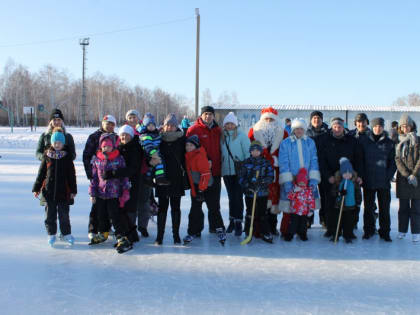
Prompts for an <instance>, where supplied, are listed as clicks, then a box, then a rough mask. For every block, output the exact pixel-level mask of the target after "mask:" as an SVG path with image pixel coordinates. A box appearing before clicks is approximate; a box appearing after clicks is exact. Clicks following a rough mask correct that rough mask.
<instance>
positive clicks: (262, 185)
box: [239, 156, 274, 197]
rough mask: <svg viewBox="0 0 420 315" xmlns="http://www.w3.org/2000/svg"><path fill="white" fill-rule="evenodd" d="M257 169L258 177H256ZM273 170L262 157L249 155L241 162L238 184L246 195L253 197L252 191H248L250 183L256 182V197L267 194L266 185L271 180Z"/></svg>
mask: <svg viewBox="0 0 420 315" xmlns="http://www.w3.org/2000/svg"><path fill="white" fill-rule="evenodd" d="M257 171H259V175H258V179H257V178H256V174H257ZM273 179H274V170H273V167H272V166H271V164H270V162H269V161H268V160H266V159H265V158H264V157H262V156H260V157H258V158H254V157H249V158H247V159H246V160H245V161H244V163H243V164H242V169H241V175H240V177H239V184H240V185H241V186H242V188H243V189H244V191H245V195H246V196H247V197H253V196H254V193H253V192H251V191H249V188H250V185H251V184H252V183H258V188H259V190H258V193H257V196H258V197H265V196H268V185H269V184H271V183H272V182H273Z"/></svg>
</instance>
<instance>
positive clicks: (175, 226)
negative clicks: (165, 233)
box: [171, 210, 181, 244]
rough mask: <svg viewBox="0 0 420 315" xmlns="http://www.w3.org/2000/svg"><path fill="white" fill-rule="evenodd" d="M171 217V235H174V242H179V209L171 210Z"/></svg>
mask: <svg viewBox="0 0 420 315" xmlns="http://www.w3.org/2000/svg"><path fill="white" fill-rule="evenodd" d="M171 217H172V235H173V237H174V244H181V238H180V237H179V226H180V225H181V210H179V211H171Z"/></svg>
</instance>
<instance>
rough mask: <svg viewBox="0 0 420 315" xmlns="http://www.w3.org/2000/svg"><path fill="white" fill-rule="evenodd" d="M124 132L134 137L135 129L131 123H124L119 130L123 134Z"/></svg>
mask: <svg viewBox="0 0 420 315" xmlns="http://www.w3.org/2000/svg"><path fill="white" fill-rule="evenodd" d="M123 133H128V134H129V135H130V136H131V138H133V137H134V129H133V127H131V126H129V125H124V126H122V127H121V128H120V129H119V130H118V134H119V135H120V136H121V135H122V134H123Z"/></svg>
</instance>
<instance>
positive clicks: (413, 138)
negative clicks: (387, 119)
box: [395, 131, 417, 158]
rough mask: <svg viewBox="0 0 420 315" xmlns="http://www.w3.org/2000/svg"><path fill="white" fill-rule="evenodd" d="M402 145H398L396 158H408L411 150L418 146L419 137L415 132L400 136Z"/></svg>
mask: <svg viewBox="0 0 420 315" xmlns="http://www.w3.org/2000/svg"><path fill="white" fill-rule="evenodd" d="M398 139H399V140H400V143H399V144H398V145H397V149H396V152H395V154H396V156H398V157H403V158H407V157H408V151H409V148H410V147H412V146H415V145H416V144H417V135H416V132H415V131H412V132H409V133H407V134H402V135H399V136H398Z"/></svg>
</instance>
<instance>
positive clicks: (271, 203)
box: [248, 107, 288, 235]
mask: <svg viewBox="0 0 420 315" xmlns="http://www.w3.org/2000/svg"><path fill="white" fill-rule="evenodd" d="M248 137H249V138H250V140H251V141H254V140H257V141H259V142H260V143H261V144H262V146H263V149H264V150H263V156H264V157H265V158H266V159H267V160H269V161H270V163H271V166H273V168H274V172H275V180H274V182H273V183H271V184H270V186H269V194H268V204H267V208H268V209H269V210H270V214H269V218H268V221H269V223H270V228H271V231H270V232H271V233H272V234H273V235H278V234H279V232H278V231H277V229H276V226H277V214H278V213H280V210H279V199H280V184H279V165H278V158H277V157H278V153H279V147H280V143H281V142H282V141H283V139H284V138H287V137H288V133H287V132H285V131H284V130H283V128H282V127H281V126H280V122H279V117H278V112H277V110H275V109H274V108H272V107H268V108H264V109H263V110H262V111H261V117H260V120H259V121H258V122H257V123H256V124H255V125H254V126H253V127H252V128H251V129H250V130H249V133H248Z"/></svg>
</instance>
